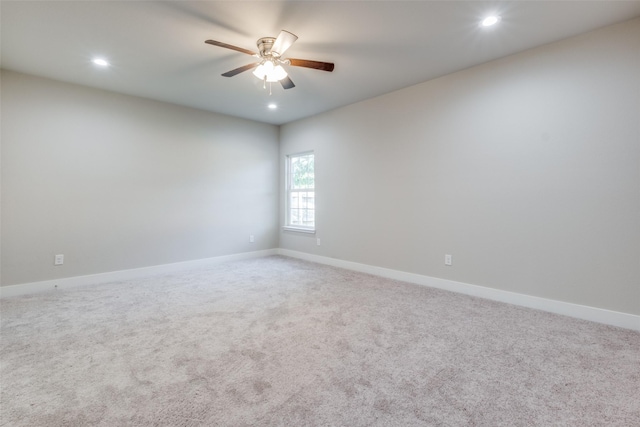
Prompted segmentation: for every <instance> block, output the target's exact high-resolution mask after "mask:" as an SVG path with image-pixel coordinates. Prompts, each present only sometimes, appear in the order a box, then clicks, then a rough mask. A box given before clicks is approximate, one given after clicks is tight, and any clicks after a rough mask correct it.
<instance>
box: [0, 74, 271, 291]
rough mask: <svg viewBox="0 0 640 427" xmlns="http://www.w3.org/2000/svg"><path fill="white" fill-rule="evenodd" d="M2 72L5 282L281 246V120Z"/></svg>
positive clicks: (97, 271)
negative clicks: (60, 261)
mask: <svg viewBox="0 0 640 427" xmlns="http://www.w3.org/2000/svg"><path fill="white" fill-rule="evenodd" d="M1 82H2V134H1V136H2V158H1V160H2V180H1V183H2V216H1V218H2V284H3V285H12V284H18V283H25V282H34V281H40V280H48V279H55V278H60V277H70V276H78V275H84V274H92V273H100V272H107V271H116V270H123V269H128V268H136V267H144V266H151V265H158V264H166V263H173V262H180V261H186V260H194V259H201V258H208V257H215V256H220V255H226V254H235V253H240V252H248V251H254V250H261V249H269V248H274V247H277V244H278V234H277V224H278V218H277V212H278V204H277V194H278V167H277V162H278V127H276V126H272V125H266V124H260V123H256V122H251V121H247V120H242V119H236V118H232V117H226V116H221V115H217V114H213V113H207V112H203V111H198V110H193V109H189V108H185V107H179V106H174V105H170V104H164V103H160V102H155V101H150V100H145V99H141V98H136V97H131V96H125V95H120V94H115V93H110V92H105V91H100V90H95V89H90V88H86V87H81V86H76V85H71V84H66V83H61V82H55V81H52V80H46V79H41V78H36V77H32V76H27V75H24V74H18V73H14V72H8V71H3V72H2V81H1ZM249 234H254V235H255V236H256V243H253V244H250V243H249ZM56 253H61V254H64V255H65V263H64V265H63V266H59V267H54V266H53V257H54V254H56Z"/></svg>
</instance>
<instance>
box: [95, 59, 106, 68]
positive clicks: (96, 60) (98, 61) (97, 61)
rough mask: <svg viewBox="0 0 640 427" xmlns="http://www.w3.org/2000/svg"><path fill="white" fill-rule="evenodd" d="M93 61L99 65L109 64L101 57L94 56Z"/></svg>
mask: <svg viewBox="0 0 640 427" xmlns="http://www.w3.org/2000/svg"><path fill="white" fill-rule="evenodd" d="M93 63H94V64H96V65H99V66H101V67H108V66H109V63H108V62H107V61H106V60H105V59H102V58H95V59H94V60H93Z"/></svg>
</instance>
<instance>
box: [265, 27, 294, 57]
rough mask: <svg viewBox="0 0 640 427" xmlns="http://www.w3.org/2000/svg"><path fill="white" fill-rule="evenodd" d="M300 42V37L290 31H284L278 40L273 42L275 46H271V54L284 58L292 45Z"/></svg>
mask: <svg viewBox="0 0 640 427" xmlns="http://www.w3.org/2000/svg"><path fill="white" fill-rule="evenodd" d="M296 40H298V36H296V35H295V34H293V33H290V32H289V31H286V30H282V31H280V34H279V35H278V38H277V39H276V41H275V42H273V46H271V52H275V53H277V54H278V55H280V56H282V55H283V54H284V52H285V51H286V50H287V49H289V48H290V47H291V45H292V44H293V43H294V42H295V41H296Z"/></svg>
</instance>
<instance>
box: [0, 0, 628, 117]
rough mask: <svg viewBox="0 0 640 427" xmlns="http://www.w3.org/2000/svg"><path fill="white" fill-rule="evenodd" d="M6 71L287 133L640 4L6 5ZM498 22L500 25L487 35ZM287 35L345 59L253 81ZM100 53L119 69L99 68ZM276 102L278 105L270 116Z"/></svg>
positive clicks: (322, 57) (304, 54)
mask: <svg viewBox="0 0 640 427" xmlns="http://www.w3.org/2000/svg"><path fill="white" fill-rule="evenodd" d="M0 7H1V9H0V19H1V33H0V36H1V39H0V41H1V63H0V65H1V66H2V68H5V69H10V70H15V71H21V72H25V73H29V74H35V75H40V76H45V77H50V78H53V79H57V80H62V81H67V82H73V83H77V84H81V85H87V86H92V87H97V88H102V89H107V90H112V91H116V92H121V93H126V94H131V95H137V96H142V97H146V98H151V99H156V100H161V101H167V102H172V103H175V104H180V105H186V106H190V107H194V108H199V109H203V110H208V111H214V112H218V113H223V114H229V115H233V116H238V117H244V118H247V119H252V120H257V121H261V122H267V123H273V124H283V123H287V122H290V121H292V120H296V119H300V118H303V117H307V116H311V115H313V114H317V113H320V112H323V111H327V110H330V109H333V108H336V107H339V106H343V105H347V104H351V103H354V102H357V101H361V100H364V99H367V98H371V97H374V96H378V95H381V94H384V93H388V92H391V91H394V90H397V89H400V88H403V87H407V86H411V85H414V84H416V83H420V82H423V81H426V80H429V79H433V78H435V77H438V76H442V75H444V74H448V73H451V72H454V71H458V70H461V69H464V68H468V67H471V66H473V65H476V64H480V63H483V62H487V61H490V60H492V59H496V58H500V57H503V56H506V55H510V54H513V53H515V52H519V51H522V50H525V49H529V48H532V47H535V46H539V45H542V44H545V43H550V42H553V41H556V40H560V39H563V38H566V37H570V36H573V35H576V34H580V33H583V32H586V31H589V30H591V29H595V28H598V27H601V26H605V25H608V24H612V23H616V22H621V21H624V20H627V19H631V18H634V17H637V16H640V1H557V2H556V1H440V2H437V1H251V2H249V1H197V2H191V1H164V2H155V1H75V2H74V1H15V2H14V1H5V0H2V2H1V3H0ZM491 13H498V14H500V15H501V16H502V22H501V23H500V24H498V25H497V26H494V27H491V28H488V29H487V28H481V27H480V26H479V21H480V20H481V19H482V18H483V17H484V16H486V15H488V14H491ZM281 29H286V30H288V31H291V32H293V33H295V34H297V35H298V36H299V39H298V41H297V42H296V43H295V44H294V45H293V47H291V48H290V49H289V51H288V52H287V54H286V55H285V57H286V56H291V57H294V58H302V59H312V60H319V61H328V62H334V63H335V64H336V67H335V71H334V72H333V73H328V72H324V71H318V70H313V69H307V68H300V67H289V68H288V71H289V75H290V77H291V79H292V80H293V81H294V82H295V84H296V87H295V88H293V89H290V90H287V91H285V90H283V89H282V87H281V86H280V85H279V84H276V85H274V86H273V94H272V95H269V91H268V90H264V89H263V88H262V82H261V81H260V80H258V79H257V78H255V77H254V76H253V75H252V74H251V72H250V71H247V72H245V73H242V74H239V75H237V76H235V77H232V78H226V77H222V76H221V75H220V74H221V73H223V72H226V71H229V70H231V69H233V68H236V67H239V66H242V65H245V64H248V63H251V62H254V59H255V58H252V57H250V56H248V55H245V54H242V53H239V52H235V51H232V50H228V49H223V48H220V47H215V46H210V45H207V44H205V43H204V41H205V40H206V39H214V40H218V41H222V42H225V43H229V44H232V45H236V46H240V47H244V48H247V49H250V50H257V49H256V45H255V43H256V40H257V39H258V38H260V37H266V36H271V37H276V36H277V35H278V33H279V32H280V30H281ZM94 56H103V57H105V58H107V59H108V60H109V61H110V62H111V63H112V66H111V67H110V68H108V69H99V68H97V67H96V66H94V65H93V64H92V63H91V59H92V58H93V57H94ZM271 102H275V103H276V104H278V106H279V108H278V109H277V110H269V109H267V108H266V106H267V104H269V103H271Z"/></svg>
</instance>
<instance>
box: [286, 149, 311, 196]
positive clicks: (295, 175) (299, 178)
mask: <svg viewBox="0 0 640 427" xmlns="http://www.w3.org/2000/svg"><path fill="white" fill-rule="evenodd" d="M313 167H314V161H313V154H307V155H305V156H298V157H292V158H291V170H290V173H291V177H290V179H291V182H290V185H291V189H292V190H297V189H305V188H313V186H314V170H313Z"/></svg>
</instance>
